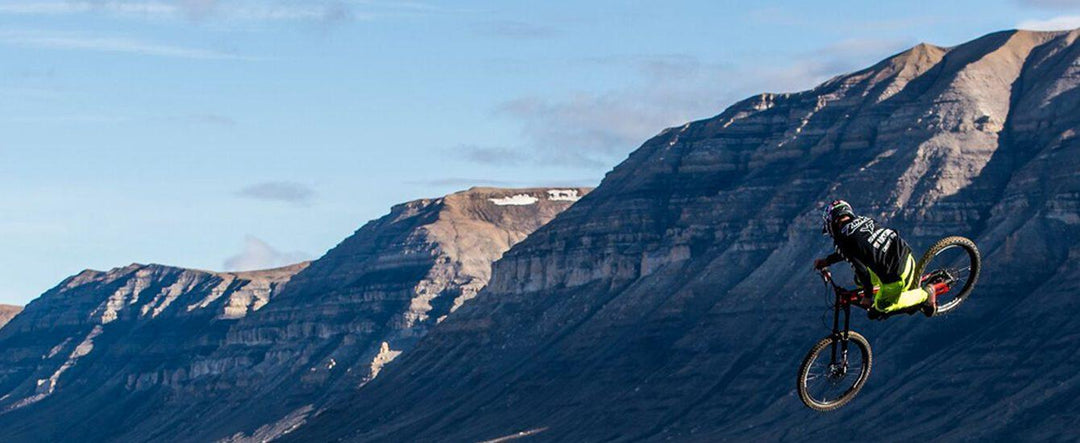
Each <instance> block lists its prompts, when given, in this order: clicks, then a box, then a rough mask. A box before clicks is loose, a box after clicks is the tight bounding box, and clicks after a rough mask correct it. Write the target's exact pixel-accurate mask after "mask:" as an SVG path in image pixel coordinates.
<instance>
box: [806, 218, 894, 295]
mask: <svg viewBox="0 0 1080 443" xmlns="http://www.w3.org/2000/svg"><path fill="white" fill-rule="evenodd" d="M833 243H834V245H835V247H836V252H835V253H833V254H831V255H829V257H828V258H827V259H826V260H827V261H828V262H829V264H832V263H836V262H839V261H841V260H847V261H849V262H851V265H852V267H853V268H855V272H856V274H863V273H862V272H860V271H861V269H860V268H863V267H865V268H868V269H870V270H871V271H873V272H874V274H876V275H877V276H878V278H879V279H881V281H882V282H884V283H890V282H894V281H899V280H900V279H901V277H902V276H901V275H900V274H901V273H902V272H903V267H904V261H905V260H907V257H908V255H910V254H911V247H910V246H908V244H907V242H905V241H904V239H902V238H900V235H899V234H897V233H896V231H894V230H892V229H889V228H886V227H883V226H878V224H877V222H875V221H874V219H872V218H870V217H856V218H855V219H854V220H852V221H850V222H848V223H847V224H845V225H844V226H843V227H842V228H840V232H837V233H835V234H834V235H833ZM858 277H859V278H860V280H862V279H863V278H865V277H866V276H865V275H859V276H858Z"/></svg>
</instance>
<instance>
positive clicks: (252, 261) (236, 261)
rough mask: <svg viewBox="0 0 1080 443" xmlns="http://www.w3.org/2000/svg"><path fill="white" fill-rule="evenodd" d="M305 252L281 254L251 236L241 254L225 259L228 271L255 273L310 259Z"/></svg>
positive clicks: (246, 238)
mask: <svg viewBox="0 0 1080 443" xmlns="http://www.w3.org/2000/svg"><path fill="white" fill-rule="evenodd" d="M308 257H309V256H308V255H307V254H305V253H303V252H280V251H278V250H277V249H274V248H273V247H271V246H270V245H269V244H267V243H266V242H264V241H262V240H260V239H258V238H256V237H255V236H252V235H249V236H247V237H245V238H244V248H243V249H242V250H241V251H240V253H238V254H236V255H234V256H232V257H229V258H227V259H225V270H226V271H255V270H260V269H270V268H277V267H281V266H287V265H291V264H293V263H299V262H302V261H304V260H307V259H308Z"/></svg>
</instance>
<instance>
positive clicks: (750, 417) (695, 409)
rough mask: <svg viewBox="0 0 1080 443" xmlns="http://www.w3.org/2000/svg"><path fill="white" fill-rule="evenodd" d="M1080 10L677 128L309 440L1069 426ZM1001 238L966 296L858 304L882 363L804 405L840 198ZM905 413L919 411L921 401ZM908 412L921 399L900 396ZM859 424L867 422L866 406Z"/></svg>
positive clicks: (1009, 432)
mask: <svg viewBox="0 0 1080 443" xmlns="http://www.w3.org/2000/svg"><path fill="white" fill-rule="evenodd" d="M1078 37H1080V30H1078V31H1073V32H1060V33H1040V32H1026V31H1009V32H1000V33H995V34H990V35H987V36H985V37H982V38H980V39H977V40H974V41H972V42H969V43H966V44H963V45H960V46H956V47H952V48H941V47H936V46H932V45H926V44H923V45H919V46H916V47H914V48H912V49H910V50H908V51H905V52H903V53H901V54H897V55H896V56H893V57H891V58H889V59H887V60H884V61H882V62H881V63H878V64H877V65H875V66H872V67H870V68H868V69H865V70H862V71H859V72H856V73H853V74H849V75H843V76H840V77H836V78H834V79H832V80H830V81H828V82H826V83H824V84H822V85H820V86H818V87H817V88H814V89H812V90H809V91H805V92H800V93H794V94H762V95H759V96H755V97H751V98H749V99H747V100H744V101H742V102H739V103H736V104H735V105H733V106H732V107H730V108H729V109H727V110H726V111H724V112H723V113H721V114H720V115H718V116H716V117H713V118H710V119H707V120H702V121H697V122H692V123H688V124H686V125H684V126H682V127H678V128H671V129H668V130H665V131H663V132H662V133H660V134H659V135H657V136H656V137H654V138H653V139H651V140H649V141H647V142H646V143H645V144H644V145H643V146H642V147H641V148H640V149H638V150H637V151H635V152H634V153H633V154H631V155H630V157H629V158H628V159H627V160H626V161H625V162H623V163H622V164H620V165H619V166H618V167H616V168H615V169H614V170H613V171H612V172H611V173H609V174H608V175H607V177H605V179H604V181H603V183H602V184H601V185H600V187H598V188H597V189H596V190H595V191H594V192H592V193H590V194H589V195H588V196H587V197H585V198H584V199H583V200H582V201H581V202H579V203H578V204H577V205H575V206H574V207H572V208H571V209H569V210H568V211H566V212H565V213H563V214H562V215H561V216H560V217H559V218H558V219H556V220H555V221H554V222H552V223H551V224H549V225H546V226H545V227H543V228H541V229H540V230H538V231H537V232H536V233H534V234H533V235H532V236H530V237H529V238H528V239H527V240H525V241H524V242H522V243H521V244H519V245H517V246H515V247H514V248H512V249H511V250H510V251H509V252H507V253H506V254H505V256H504V257H503V259H501V260H500V261H498V262H497V263H496V265H495V268H494V273H493V277H492V280H491V282H490V284H489V285H488V287H487V288H485V289H484V290H483V291H482V292H481V293H480V294H479V295H478V296H477V297H476V299H475V300H473V301H472V302H471V303H470V304H468V305H466V306H464V307H463V308H462V309H460V310H459V311H458V312H457V313H455V315H453V316H451V317H450V318H448V319H447V320H446V321H445V322H443V323H442V324H440V325H439V326H438V327H437V328H436V330H435V331H434V332H433V333H431V334H429V335H427V336H426V337H425V338H424V339H423V340H422V342H421V343H420V344H419V345H418V346H417V347H416V348H415V349H413V350H412V351H409V352H407V353H405V354H404V355H402V356H401V357H399V359H398V360H397V361H395V362H394V364H392V365H390V366H388V367H387V368H385V369H384V370H383V372H382V373H381V375H380V376H379V378H377V379H375V380H374V381H372V382H371V383H369V384H367V385H366V386H364V387H363V388H362V389H361V390H360V391H359V392H358V393H357V395H356V396H354V397H352V399H351V400H350V401H349V402H347V403H343V404H340V405H337V406H335V407H332V408H329V409H327V410H325V411H323V412H322V413H320V414H318V416H317V417H316V418H314V419H312V421H311V422H310V423H309V424H308V425H306V426H303V427H301V428H299V429H298V430H297V431H296V432H295V433H293V434H290V436H292V437H295V438H297V439H300V440H305V439H306V440H320V441H321V440H327V439H339V438H344V439H347V440H356V441H374V440H384V441H400V440H425V441H427V440H430V441H476V440H484V439H493V438H499V437H503V436H515V435H522V434H518V433H525V434H528V435H531V436H532V438H537V439H540V440H564V441H599V440H615V441H623V440H641V439H645V440H660V439H693V440H701V441H715V440H721V439H743V440H750V439H770V440H771V439H783V438H787V439H800V440H801V439H810V438H814V437H825V438H839V439H855V440H866V439H886V438H887V439H890V440H892V439H896V440H909V439H925V438H934V437H938V438H942V437H944V438H951V439H986V438H997V439H1015V438H1036V439H1045V438H1051V439H1053V438H1070V436H1071V437H1074V436H1075V434H1074V431H1073V429H1075V428H1076V426H1077V425H1080V418H1078V417H1080V402H1077V401H1076V398H1077V396H1078V395H1080V378H1078V377H1077V376H1076V373H1077V369H1078V368H1080V360H1078V357H1077V356H1078V355H1080V353H1078V352H1077V351H1080V348H1078V347H1080V340H1078V338H1080V324H1078V323H1077V322H1076V321H1075V320H1074V319H1073V317H1074V314H1073V313H1072V312H1074V311H1075V310H1076V309H1077V308H1078V307H1080V305H1078V304H1080V301H1078V300H1080V299H1078V298H1077V297H1075V294H1076V293H1077V290H1078V289H1080V266H1078V265H1077V263H1080V261H1078V260H1077V259H1078V258H1080V215H1078V210H1080V174H1078V173H1077V171H1080V139H1078V138H1077V132H1078V131H1080V88H1078V86H1080V43H1077V41H1076V40H1077V38H1078ZM833 198H845V199H847V200H849V201H851V202H852V203H853V204H854V206H855V208H856V209H857V210H859V211H860V212H862V213H864V214H867V215H871V216H874V217H876V218H878V219H880V220H882V221H884V222H885V223H886V224H888V225H890V226H894V227H896V228H898V230H899V231H900V232H901V234H902V235H904V236H905V237H906V238H908V239H909V241H910V242H911V243H912V244H913V246H914V247H915V248H916V249H921V248H924V247H926V246H928V245H929V244H930V242H932V241H933V240H935V239H937V238H940V237H941V236H944V235H947V234H958V235H966V236H969V237H971V238H973V239H975V241H976V243H978V245H979V247H980V248H981V250H982V253H983V257H984V260H985V268H984V271H983V278H982V280H981V282H980V285H979V287H978V288H977V290H976V292H975V294H974V295H973V296H972V298H971V299H970V300H969V301H968V302H967V303H966V304H965V305H964V306H962V307H961V308H960V310H959V311H958V312H957V313H956V314H954V315H950V316H946V317H943V318H934V319H929V320H927V319H924V318H921V317H919V318H915V317H910V318H894V319H890V320H889V321H887V322H881V323H871V322H868V321H865V320H862V319H861V318H859V317H856V319H855V325H854V328H855V329H856V330H859V331H861V332H863V334H864V335H866V336H867V337H870V338H871V342H872V344H873V346H874V352H875V355H874V358H875V365H874V373H873V375H872V376H871V378H870V380H869V383H868V384H867V385H866V387H865V388H864V390H863V392H862V394H860V396H859V397H858V398H856V400H855V401H854V402H853V403H852V404H850V405H849V406H848V407H846V408H844V409H842V410H840V411H838V412H835V413H830V414H828V415H820V414H818V413H814V412H811V411H809V410H807V409H805V408H804V407H803V406H802V405H801V403H800V402H799V400H798V398H797V396H796V395H795V392H794V379H795V371H796V368H797V365H798V362H799V360H800V358H801V357H802V355H803V354H804V353H805V352H806V350H807V349H808V348H809V347H810V346H811V345H812V344H813V343H814V341H815V340H817V339H819V338H820V337H822V336H824V335H826V334H827V333H828V330H827V329H826V328H825V327H824V326H823V325H822V323H821V321H820V316H821V314H822V312H823V311H824V309H825V306H824V305H823V299H824V298H825V297H824V295H822V294H821V292H820V291H821V290H822V288H821V283H820V281H818V280H816V279H815V277H814V276H813V275H812V274H810V273H809V268H810V263H811V261H812V259H813V258H814V257H816V256H821V255H823V254H824V253H826V252H827V251H828V248H829V244H828V243H827V240H826V239H824V238H822V237H821V236H820V234H819V220H820V219H819V218H818V211H819V207H820V205H821V204H822V203H821V202H823V201H827V200H830V199H833ZM900 411H902V412H900ZM898 417H902V418H898ZM852 423H858V425H857V426H852V425H851V424H852Z"/></svg>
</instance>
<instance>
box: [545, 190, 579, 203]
mask: <svg viewBox="0 0 1080 443" xmlns="http://www.w3.org/2000/svg"><path fill="white" fill-rule="evenodd" d="M547 193H548V200H551V201H564V202H576V201H578V200H581V195H578V191H577V189H549V190H548V192H547Z"/></svg>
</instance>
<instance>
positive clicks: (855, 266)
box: [814, 200, 947, 318]
mask: <svg viewBox="0 0 1080 443" xmlns="http://www.w3.org/2000/svg"><path fill="white" fill-rule="evenodd" d="M822 218H823V219H824V223H823V226H822V230H821V232H822V234H827V235H829V236H830V237H832V239H833V244H834V246H835V249H836V252H834V253H832V254H830V255H829V256H828V257H825V258H819V259H817V260H814V268H815V269H818V270H820V269H824V268H826V267H828V266H830V265H832V264H834V263H838V262H840V261H842V260H847V261H848V262H849V263H850V264H851V269H852V270H853V271H855V281H856V284H858V286H859V287H860V288H861V289H862V290H863V294H864V295H863V299H862V300H861V301H860V303H859V305H860V306H862V307H864V308H867V312H868V314H869V315H870V317H871V318H878V317H881V316H882V315H883V314H888V313H892V312H896V311H899V310H903V309H907V308H912V307H915V306H918V309H919V310H920V311H922V313H923V314H924V315H926V316H927V317H930V316H932V315H934V312H935V311H936V310H937V293H939V292H944V291H945V290H947V288H944V287H939V286H941V285H926V286H925V287H923V288H920V287H919V286H918V283H919V276H917V275H914V274H915V257H914V256H912V255H911V247H910V246H908V244H907V242H905V241H904V240H903V239H902V238H900V235H899V234H897V233H896V231H894V230H892V229H889V228H886V227H884V226H879V225H878V224H877V223H876V222H875V221H874V219H872V218H870V217H866V216H856V215H855V211H854V210H852V208H851V205H850V204H848V202H846V201H843V200H836V201H833V202H832V203H830V204H828V205H827V206H826V207H825V210H824V212H823V213H822ZM874 287H877V288H878V291H877V294H876V295H875V294H874V292H873V288H874Z"/></svg>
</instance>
